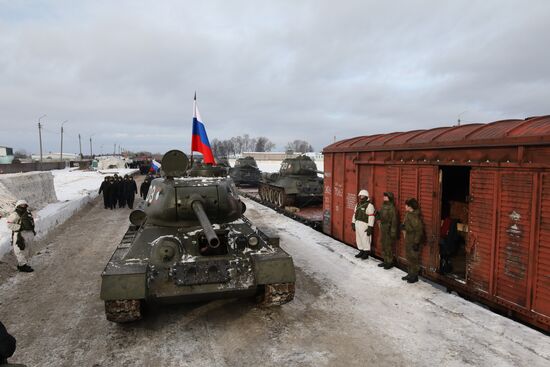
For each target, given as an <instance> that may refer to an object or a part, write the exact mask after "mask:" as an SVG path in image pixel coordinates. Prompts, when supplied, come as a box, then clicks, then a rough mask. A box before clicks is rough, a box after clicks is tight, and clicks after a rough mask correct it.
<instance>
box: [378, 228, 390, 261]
mask: <svg viewBox="0 0 550 367" xmlns="http://www.w3.org/2000/svg"><path fill="white" fill-rule="evenodd" d="M380 242H381V243H382V258H383V259H384V263H385V264H391V263H392V262H393V248H392V244H393V241H392V239H391V237H390V235H389V234H385V233H382V238H381V241H380Z"/></svg>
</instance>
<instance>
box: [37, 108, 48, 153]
mask: <svg viewBox="0 0 550 367" xmlns="http://www.w3.org/2000/svg"><path fill="white" fill-rule="evenodd" d="M46 116H47V115H43V116H40V117H39V118H38V139H39V140H40V163H42V124H40V120H42V119H43V118H44V117H46Z"/></svg>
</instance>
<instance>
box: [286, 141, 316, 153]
mask: <svg viewBox="0 0 550 367" xmlns="http://www.w3.org/2000/svg"><path fill="white" fill-rule="evenodd" d="M286 150H293V151H295V152H299V153H307V152H313V147H312V146H311V144H309V143H308V142H307V141H305V140H299V139H296V140H294V141H292V142H289V143H288V144H287V145H286Z"/></svg>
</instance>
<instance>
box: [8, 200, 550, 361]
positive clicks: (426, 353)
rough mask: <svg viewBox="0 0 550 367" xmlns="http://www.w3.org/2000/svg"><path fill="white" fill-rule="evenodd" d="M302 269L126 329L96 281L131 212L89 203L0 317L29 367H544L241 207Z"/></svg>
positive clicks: (338, 247) (540, 346) (268, 214)
mask: <svg viewBox="0 0 550 367" xmlns="http://www.w3.org/2000/svg"><path fill="white" fill-rule="evenodd" d="M246 204H247V206H248V212H247V215H248V217H249V218H251V219H252V220H253V221H254V222H255V223H256V224H258V225H266V226H271V227H275V228H276V229H277V230H278V231H279V234H280V236H281V245H282V247H284V248H285V249H286V250H287V251H288V252H289V253H290V254H291V255H292V256H293V257H294V261H295V264H296V266H297V286H296V298H295V300H294V301H293V302H291V303H289V304H287V305H284V306H282V307H278V308H270V309H262V308H258V307H256V305H255V304H254V303H253V302H252V301H250V300H219V301H213V302H205V303H196V304H190V305H175V306H154V307H150V309H149V312H148V313H147V314H146V316H145V319H144V320H142V321H139V322H137V323H134V324H130V325H124V326H121V325H117V324H113V323H110V322H108V321H106V320H105V317H104V313H103V303H102V301H101V300H100V299H99V287H100V274H101V271H102V270H103V267H104V266H105V263H106V262H107V261H108V259H109V257H110V256H111V254H112V252H113V250H114V248H115V247H116V245H117V243H118V242H119V241H120V239H121V238H122V236H123V234H124V232H125V230H126V226H127V216H128V214H129V210H127V209H118V210H115V211H110V210H109V211H107V210H104V209H103V205H102V202H100V200H96V201H95V202H94V204H93V206H90V207H88V208H86V209H84V210H83V211H81V212H80V213H78V214H77V215H76V216H75V217H73V218H72V219H70V220H69V221H68V222H66V223H65V224H64V225H63V226H61V227H60V228H58V229H57V231H56V232H55V233H53V235H52V236H51V237H50V238H49V240H50V242H49V245H48V246H47V248H46V249H45V250H43V251H42V252H41V254H40V255H38V256H36V257H35V258H34V260H33V265H34V267H35V269H36V271H35V272H34V273H32V274H16V275H14V276H13V277H11V278H9V279H8V280H7V281H5V282H4V284H2V285H0V320H2V322H4V324H5V325H6V326H7V328H8V330H10V332H11V333H13V334H14V335H15V336H16V337H17V340H18V349H17V352H16V355H15V356H14V358H12V359H11V361H13V362H18V363H25V364H27V365H28V366H428V365H436V366H468V365H471V366H499V367H500V366H530V367H534V366H548V365H549V364H550V338H549V337H548V336H545V335H543V334H541V333H539V332H537V331H534V330H532V329H530V328H528V327H525V326H522V325H520V324H518V323H515V322H513V321H511V320H508V319H505V318H502V317H500V316H498V315H495V314H493V313H491V312H489V311H487V310H485V309H483V308H481V307H479V306H477V305H475V304H473V303H470V302H467V301H464V300H462V299H461V298H458V297H455V296H452V295H449V294H446V293H445V292H442V291H441V290H440V289H437V288H434V287H433V286H432V285H431V284H430V283H426V282H423V281H421V282H419V283H416V284H414V285H408V284H406V283H405V282H403V281H401V279H400V277H401V276H402V275H403V273H402V272H401V271H400V270H397V269H392V270H390V271H385V270H383V269H381V268H378V267H377V266H376V265H377V263H378V262H377V261H374V260H367V261H359V260H356V259H355V258H353V255H354V251H353V249H351V248H349V247H346V246H344V245H342V244H340V243H338V242H336V241H334V240H332V239H330V238H328V237H326V236H324V235H322V234H320V233H318V232H315V231H313V230H311V229H309V228H308V227H305V226H303V225H301V224H299V223H297V222H294V221H292V220H291V219H289V218H287V217H284V216H282V215H279V214H277V213H275V212H273V211H272V210H270V209H267V208H265V207H263V206H261V205H259V204H257V203H255V202H252V201H249V200H246Z"/></svg>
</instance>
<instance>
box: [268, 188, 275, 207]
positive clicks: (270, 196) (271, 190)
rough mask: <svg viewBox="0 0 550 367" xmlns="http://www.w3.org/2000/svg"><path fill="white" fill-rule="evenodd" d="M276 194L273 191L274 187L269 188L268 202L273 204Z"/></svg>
mask: <svg viewBox="0 0 550 367" xmlns="http://www.w3.org/2000/svg"><path fill="white" fill-rule="evenodd" d="M274 193H275V190H273V187H270V188H269V191H268V194H267V201H268V202H269V203H270V204H273V194H274Z"/></svg>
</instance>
